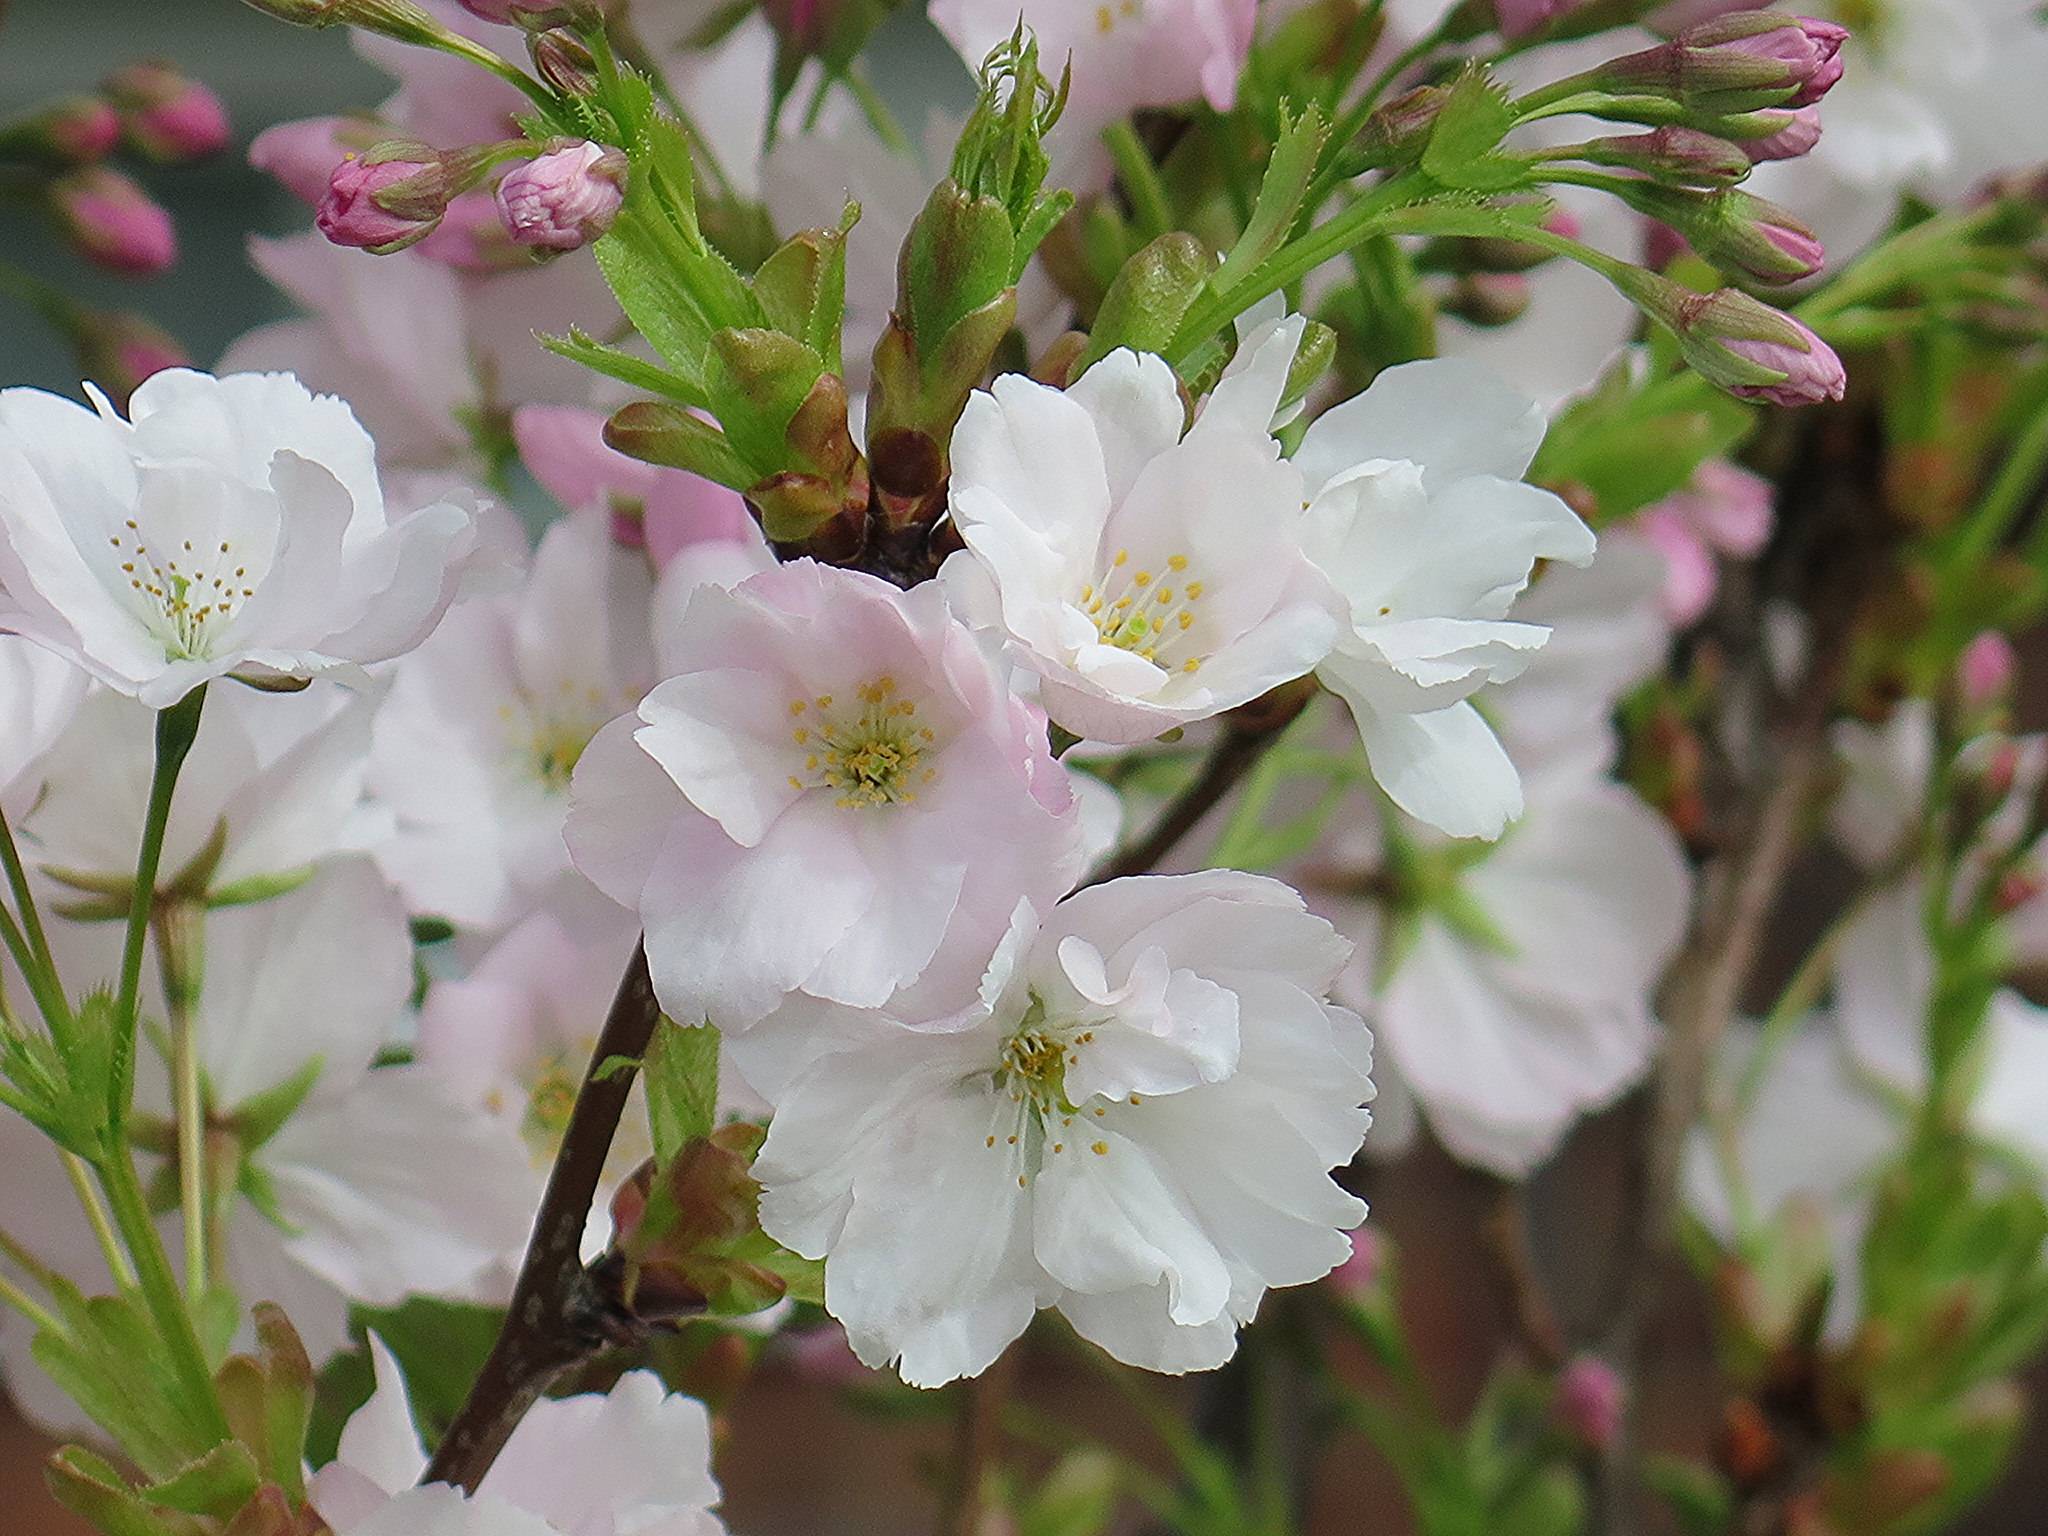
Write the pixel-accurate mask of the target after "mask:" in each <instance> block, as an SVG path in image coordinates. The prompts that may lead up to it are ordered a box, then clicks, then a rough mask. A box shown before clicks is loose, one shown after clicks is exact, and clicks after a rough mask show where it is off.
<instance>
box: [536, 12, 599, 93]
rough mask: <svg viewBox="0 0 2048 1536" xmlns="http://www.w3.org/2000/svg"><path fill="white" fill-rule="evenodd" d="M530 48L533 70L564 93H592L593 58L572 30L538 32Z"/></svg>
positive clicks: (594, 82) (594, 81) (595, 83)
mask: <svg viewBox="0 0 2048 1536" xmlns="http://www.w3.org/2000/svg"><path fill="white" fill-rule="evenodd" d="M531 51H532V53H533V68H534V72H535V73H536V74H538V75H539V76H540V77H541V79H543V80H545V81H547V83H548V84H549V85H551V86H553V87H554V88H555V89H556V90H558V91H560V92H561V93H562V94H563V95H564V96H591V95H595V94H596V92H597V86H598V78H597V60H596V58H595V57H594V56H593V55H592V54H591V52H590V49H589V47H588V45H586V44H585V43H584V41H583V39H582V38H580V37H578V36H577V35H576V34H575V33H574V32H568V31H563V30H561V29H559V28H557V29H555V30H553V31H549V32H542V33H541V34H539V35H538V36H537V37H535V38H534V39H533V42H532V45H531Z"/></svg>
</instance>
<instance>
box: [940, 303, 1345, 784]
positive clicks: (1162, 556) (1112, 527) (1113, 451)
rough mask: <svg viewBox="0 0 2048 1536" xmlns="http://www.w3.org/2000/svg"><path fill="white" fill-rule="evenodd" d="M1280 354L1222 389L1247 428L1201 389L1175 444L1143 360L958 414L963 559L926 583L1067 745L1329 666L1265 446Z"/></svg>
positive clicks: (1176, 721) (1170, 391)
mask: <svg viewBox="0 0 2048 1536" xmlns="http://www.w3.org/2000/svg"><path fill="white" fill-rule="evenodd" d="M1299 335H1300V322H1299V321H1296V322H1294V323H1293V324H1292V325H1291V326H1290V327H1289V328H1288V330H1287V331H1286V332H1285V333H1284V334H1276V335H1275V336H1273V337H1272V338H1270V339H1269V340H1268V341H1267V343H1266V346H1265V348H1264V349H1262V351H1263V353H1270V354H1271V355H1270V357H1269V358H1267V360H1266V363H1265V365H1264V372H1265V374H1267V375H1270V376H1271V377H1268V378H1263V379H1260V378H1255V377H1253V376H1252V375H1250V374H1246V375H1244V376H1243V377H1242V378H1239V379H1233V380H1231V381H1228V382H1229V384H1230V385H1231V386H1232V391H1233V393H1235V392H1236V386H1238V385H1248V386H1250V391H1251V394H1253V395H1257V396H1260V397H1261V398H1262V399H1263V407H1262V409H1261V408H1255V407H1254V408H1247V409H1245V410H1238V409H1236V408H1235V407H1228V408H1225V407H1223V406H1221V405H1220V402H1222V401H1223V400H1224V398H1225V392H1224V391H1223V390H1221V389H1219V391H1218V393H1217V395H1216V397H1215V398H1213V399H1212V400H1211V401H1210V403H1209V406H1208V408H1207V409H1205V410H1204V411H1203V412H1202V414H1201V416H1200V418H1199V419H1198V420H1197V421H1196V423H1195V425H1194V426H1193V428H1191V429H1190V430H1189V431H1188V432H1187V434H1186V436H1185V437H1183V436H1182V434H1181V427H1182V423H1183V421H1184V419H1185V416H1184V410H1183V407H1182V405H1181V399H1180V391H1179V387H1178V385H1177V384H1176V383H1175V381H1174V377H1173V372H1172V370H1171V369H1170V368H1168V367H1167V366H1166V364H1165V363H1164V362H1163V361H1162V360H1161V359H1159V358H1158V357H1155V356H1152V355H1151V354H1149V353H1148V354H1139V353H1135V352H1129V351H1119V352H1116V353H1112V354H1111V355H1110V356H1109V357H1107V358H1105V359H1104V360H1103V361H1101V362H1100V363H1097V364H1096V365H1095V366H1094V367H1093V368H1091V369H1089V371H1088V372H1087V373H1086V374H1084V375H1083V376H1082V377H1081V378H1080V379H1079V380H1078V381H1076V382H1075V384H1074V385H1073V386H1072V387H1071V388H1069V389H1067V390H1065V391H1064V392H1062V391H1059V390H1054V389H1048V388H1047V387H1045V386H1044V385H1042V384H1038V383H1035V382H1033V381H1032V380H1030V379H1028V378H1024V377H1022V376H1021V375H1014V374H1013V375H1008V376H1005V377H1004V378H1001V379H999V380H998V381H997V382H996V385H995V388H994V389H993V391H984V392H979V393H977V394H976V395H974V397H973V398H971V399H970V400H969V401H968V403H967V409H966V411H965V413H964V414H963V415H962V416H961V418H960V425H959V427H958V428H957V429H956V430H955V432H954V435H953V480H952V493H951V509H952V517H953V523H954V526H955V527H957V528H958V529H959V530H960V534H961V537H962V538H963V539H964V540H965V542H966V545H967V548H966V550H965V551H963V552H962V553H959V554H956V555H954V556H952V557H951V558H950V559H949V560H948V561H947V562H946V566H945V569H944V572H943V573H942V578H941V579H942V581H943V582H944V584H945V586H946V589H947V594H948V596H949V598H950V599H951V601H952V602H953V604H954V606H955V608H956V609H957V610H958V611H959V612H960V613H961V614H962V615H963V616H965V617H967V618H968V619H969V621H970V622H972V623H973V624H975V625H976V626H977V627H979V628H984V629H988V630H992V631H995V632H997V633H1000V634H1002V635H1003V636H1004V637H1005V639H1006V641H1007V644H1008V647H1009V650H1010V652H1011V654H1012V655H1013V656H1014V657H1015V658H1016V659H1017V661H1018V662H1019V664H1020V665H1022V666H1025V667H1027V668H1029V669H1030V670H1031V671H1033V672H1035V673H1037V674H1038V677H1039V680H1040V682H1039V696H1040V698H1041V699H1042V700H1043V702H1044V704H1045V707H1046V711H1047V713H1048V714H1050V715H1051V716H1052V717H1053V719H1054V720H1056V721H1058V722H1059V724H1060V725H1062V726H1064V727H1065V728H1066V729H1067V730H1069V731H1072V732H1073V733H1074V734H1075V735H1077V736H1082V737H1086V738H1089V739H1092V740H1097V741H1105V742H1114V743H1129V742H1137V741H1143V740H1145V739H1147V738H1148V737H1152V736H1157V735H1158V734H1160V733H1161V732H1162V731H1165V730H1168V729H1170V728H1172V727H1174V726H1178V725H1185V724H1188V723H1190V722H1192V721H1196V720H1203V719H1207V718H1209V717H1210V716H1212V715H1216V714H1219V713H1221V712H1222V711H1224V710H1226V709H1230V708H1233V707H1235V706H1237V705H1239V704H1244V703H1247V702H1249V701H1250V700H1252V699H1255V698H1257V697H1258V696H1259V695H1260V694H1262V693H1264V692H1266V691H1267V690H1268V689H1270V688H1272V687H1275V686H1276V685H1278V684H1280V683H1284V682H1288V681H1290V680H1291V679H1293V678H1297V677H1300V676H1301V675H1302V674H1304V673H1305V672H1307V671H1309V670H1310V669H1311V668H1312V667H1314V666H1315V665H1316V663H1317V662H1319V661H1321V660H1322V659H1323V657H1324V656H1325V655H1326V654H1327V653H1328V651H1329V648H1330V645H1331V642H1332V641H1333V640H1334V639H1335V637H1336V632H1337V621H1336V618H1335V615H1334V613H1333V611H1332V610H1333V605H1334V604H1333V597H1332V594H1331V593H1330V591H1329V589H1328V588H1327V586H1326V585H1325V583H1324V581H1323V579H1322V577H1321V576H1320V575H1319V574H1318V572H1317V570H1316V568H1315V566H1314V565H1312V564H1311V563H1310V560H1309V557H1308V555H1307V553H1306V551H1305V549H1304V543H1305V540H1306V538H1307V534H1308V530H1307V527H1306V519H1305V517H1304V513H1303V508H1304V507H1305V506H1306V505H1307V502H1308V500H1309V497H1308V496H1307V495H1306V494H1304V491H1303V485H1302V476H1301V474H1300V472H1299V471H1297V470H1296V469H1295V468H1294V466H1293V465H1291V464H1290V463H1288V462H1287V461H1286V460H1284V459H1282V458H1281V457H1280V456H1279V448H1278V445H1277V444H1276V443H1275V442H1274V441H1273V439H1272V437H1271V435H1270V433H1269V430H1268V423H1269V422H1270V420H1271V417H1272V414H1273V409H1274V407H1275V406H1276V405H1277V404H1278V403H1279V398H1280V385H1281V383H1282V381H1283V380H1284V377H1285V373H1286V369H1287V365H1288V363H1289V361H1290V360H1291V359H1292V357H1293V355H1294V348H1295V343H1296V341H1297V339H1298V337H1299ZM1268 396H1269V397H1270V398H1266V397H1268Z"/></svg>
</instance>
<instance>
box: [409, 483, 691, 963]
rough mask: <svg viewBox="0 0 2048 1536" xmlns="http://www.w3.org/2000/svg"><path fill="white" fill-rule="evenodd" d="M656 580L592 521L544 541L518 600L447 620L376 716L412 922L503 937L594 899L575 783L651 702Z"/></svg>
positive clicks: (487, 603)
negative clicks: (424, 919)
mask: <svg viewBox="0 0 2048 1536" xmlns="http://www.w3.org/2000/svg"><path fill="white" fill-rule="evenodd" d="M653 592H654V578H653V572H652V571H651V570H650V569H649V568H648V566H647V563H646V561H645V560H643V559H641V558H640V557H639V556H638V555H637V554H636V553H635V552H633V551H631V550H628V549H623V548H621V547H619V546H618V545H617V544H616V543H615V542H613V540H612V538H611V537H610V533H609V530H608V528H607V526H606V520H605V519H604V518H603V517H602V516H599V515H597V514H595V513H589V514H585V515H582V516H575V517H569V518H565V519H563V520H561V521H559V522H557V523H555V524H554V525H553V526H552V527H550V528H549V530H548V532H547V534H546V536H545V537H544V538H543V539H542V540H541V545H540V548H539V550H538V551H537V552H536V554H535V555H534V558H533V566H532V570H531V571H530V573H529V574H528V575H527V577H526V580H525V582H524V584H523V585H522V586H520V587H519V588H518V589H516V590H514V591H511V592H506V593H502V594H498V595H486V596H479V597H476V598H472V599H470V600H469V601H467V602H463V603H459V604H457V605H456V606H455V607H454V608H452V609H450V610H449V612H448V614H447V616H446V617H445V618H444V619H443V620H442V621H441V624H440V626H439V628H437V629H436V630H435V632H434V633H433V634H432V635H430V636H429V637H428V638H427V640H426V641H425V642H424V643H423V644H422V645H421V646H420V647H419V649H417V650H416V651H414V652H413V653H412V654H411V655H409V656H407V657H406V658H405V659H404V661H402V662H401V663H400V664H399V666H398V668H397V671H396V675H395V677H394V678H393V680H392V684H391V690H390V694H389V696H388V697H387V699H386V700H385V702H384V705H383V707H382V708H381V709H380V710H379V711H378V714H377V720H376V725H375V728H374V741H375V747H374V751H373V753H372V758H371V764H372V786H373V788H374V790H375V793H376V795H377V798H378V800H379V801H380V802H381V803H382V804H384V805H386V806H388V807H390V809H391V810H392V812H394V813H395V815H396V816H397V819H398V827H397V831H396V834H395V835H394V836H393V837H392V838H391V839H390V840H389V841H388V842H386V843H385V844H384V845H383V846H382V847H381V848H380V849H379V850H378V854H377V857H378V860H379V862H380V863H381V864H382V866H383V868H384V870H385V872H386V874H388V875H389V876H390V878H391V879H392V881H393V882H394V883H395V884H396V885H397V886H398V887H399V889H400V890H402V891H403V892H405V895H406V899H407V901H408V902H409V903H410V905H411V906H412V908H413V910H414V911H416V912H428V913H433V914H435V915H437V916H440V917H444V918H447V919H448V920H449V921H451V922H453V923H454V924H456V925H457V926H458V927H460V928H464V929H470V930H476V931H481V932H490V933H495V932H498V931H500V930H502V929H503V928H505V927H506V926H507V925H508V924H510V923H512V922H514V921H516V920H517V919H518V918H520V917H521V916H523V915H524V914H525V913H527V912H529V911H531V910H533V908H534V907H536V906H540V905H547V904H550V903H553V902H556V901H560V900H573V899H574V898H575V897H576V896H577V895H579V894H582V895H590V896H591V901H592V904H593V905H595V906H597V907H600V908H606V909H608V908H609V903H604V902H602V901H599V900H597V899H596V898H595V897H594V895H592V893H590V891H589V887H588V886H587V885H586V884H585V883H584V882H583V881H582V880H581V879H580V878H579V877H578V876H576V875H575V873H574V872H573V871H572V870H571V869H570V867H569V854H568V850H567V849H566V848H565V847H564V846H563V844H562V823H563V819H564V817H565V816H566V815H567V813H568V808H569V779H570V775H571V774H572V773H573V772H574V771H575V768H576V764H577V760H578V759H579V758H580V757H581V756H582V755H583V751H584V748H585V747H587V746H588V745H589V744H590V739H591V737H593V736H594V735H596V734H597V731H598V728H599V727H600V726H602V725H604V724H605V722H607V721H609V720H612V719H614V718H616V717H617V716H619V715H621V714H623V713H624V712H626V711H627V710H630V709H632V708H633V706H634V705H636V704H638V703H639V702H640V697H641V695H642V694H643V693H645V692H646V690H647V689H648V688H650V687H651V686H653V684H654V682H655V679H656V673H655V660H654V638H653V632H652V613H653Z"/></svg>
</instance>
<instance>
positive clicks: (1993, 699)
mask: <svg viewBox="0 0 2048 1536" xmlns="http://www.w3.org/2000/svg"><path fill="white" fill-rule="evenodd" d="M2019 664H2020V663H2019V656H2018V655H2017V654H2016V653H2015V652H2014V650H2013V648H2012V642H2011V641H2010V640H2008V639H2006V638H2005V636H2004V635H2002V634H2000V633H1999V632H1998V631H1997V630H1995V629H1987V630H1985V631H1984V632H1983V633H1982V634H1979V635H1977V636H1976V637H1975V638H1974V639H1972V640H1971V641H1970V643H1969V644H1968V645H1966V646H1964V647H1963V654H1962V655H1961V656H1960V657H1959V658H1957V661H1956V689H1957V691H1958V692H1959V693H1960V694H1961V695H1962V698H1963V702H1964V703H1965V704H1966V705H1968V706H1969V707H1970V708H1972V709H1988V708H1989V707H1990V706H1992V705H1993V704H1996V703H1997V702H1998V701H1999V700H2001V699H2003V698H2004V697H2005V696H2006V694H2007V693H2008V692H2009V691H2010V690H2011V688H2012V681H2013V678H2014V677H2015V676H2016V675H2017V674H2018V672H2019Z"/></svg>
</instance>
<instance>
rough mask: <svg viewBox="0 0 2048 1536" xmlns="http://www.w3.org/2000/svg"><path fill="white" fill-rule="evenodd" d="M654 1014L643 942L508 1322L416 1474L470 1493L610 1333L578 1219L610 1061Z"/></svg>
mask: <svg viewBox="0 0 2048 1536" xmlns="http://www.w3.org/2000/svg"><path fill="white" fill-rule="evenodd" d="M660 1018H661V1005H660V1004H659V1003H658V1002H656V1001H655V997H654V982H653V979H652V978H651V977H650V976H649V975H648V971H647V951H646V948H645V946H644V944H643V945H642V946H640V947H638V948H636V949H635V950H634V951H633V959H632V962H631V963H630V964H629V965H628V966H627V967H626V974H625V975H624V976H623V977H622V978H620V981H619V990H618V993H617V995H616V996H615V997H613V999H612V1006H611V1012H610V1013H609V1014H607V1015H606V1017H605V1021H604V1030H603V1033H602V1034H600V1035H599V1037H598V1042H597V1049H596V1051H594V1052H593V1053H592V1055H591V1058H590V1067H589V1070H588V1071H587V1072H585V1074H584V1077H583V1086H582V1088H581V1090H580V1091H579V1092H578V1093H577V1095H576V1108H575V1110H574V1111H573V1112H572V1113H571V1115H570V1117H569V1128H568V1130H567V1131H566V1132H565V1133H564V1135H563V1137H562V1145H561V1149H560V1151H558V1152H557V1153H556V1154H555V1166H554V1169H553V1171H552V1172H551V1173H550V1174H549V1175H548V1187H547V1193H546V1195H545V1196H544V1197H543V1198H542V1200H541V1206H540V1214H539V1215H538V1216H536V1217H535V1218H534V1223H533V1236H532V1238H531V1240H530V1241H529V1242H528V1244H527V1249H526V1259H525V1262H524V1263H523V1264H522V1265H521V1267H520V1271H519V1280H518V1283H517V1284H516V1285H515V1286H514V1287H513V1290H512V1304H511V1307H510V1308H509V1310H508V1311H507V1312H506V1314H505V1325H504V1328H503V1329H502V1330H501V1331H500V1332H499V1334H498V1340H497V1343H496V1344H494V1345H493V1346H492V1347H491V1355H490V1358H489V1359H488V1360H486V1361H485V1362H484V1368H483V1370H482V1372H481V1373H479V1375H478V1376H477V1379H476V1381H475V1383H474V1384H473V1385H472V1386H471V1387H470V1389H469V1396H468V1397H467V1398H465V1399H464V1400H463V1404H462V1408H461V1411H460V1412H458V1413H457V1414H456V1415H455V1420H454V1422H453V1423H451V1424H450V1425H449V1426H448V1433H447V1435H446V1437H444V1438H443V1439H442V1441H441V1444H440V1447H439V1449H437V1450H436V1451H435V1452H434V1459H433V1461H432V1462H431V1463H430V1464H429V1465H428V1467H427V1470H426V1474H425V1476H424V1477H423V1478H422V1479H421V1481H422V1482H428V1483H453V1484H456V1485H457V1486H459V1487H462V1488H466V1489H468V1490H469V1491H470V1492H471V1493H474V1492H475V1491H476V1488H477V1485H478V1484H479V1483H480V1482H482V1481H483V1476H484V1474H485V1473H486V1472H488V1471H489V1470H490V1469H491V1464H492V1463H493V1462H494V1461H496V1460H497V1458H498V1453H499V1452H500V1451H502V1450H503V1449H504V1448H505V1442H506V1440H508V1439H509V1438H510V1437H511V1434H512V1431H513V1430H514V1429H515V1428H517V1427H518V1424H519V1421H520V1420H521V1419H522V1418H524V1417H525V1416H526V1411H527V1410H528V1409H529V1408H531V1407H532V1406H533V1405H534V1403H536V1402H537V1401H539V1399H540V1396H541V1394H542V1393H543V1392H545V1391H546V1390H547V1389H548V1387H549V1386H550V1385H551V1384H552V1383H553V1382H554V1381H555V1380H556V1379H557V1378H558V1377H559V1376H560V1375H561V1374H562V1373H563V1372H564V1371H566V1370H568V1369H569V1367H571V1366H573V1365H575V1364H577V1363H579V1362H580V1361H583V1360H585V1359H588V1358H589V1357H590V1356H592V1355H594V1354H596V1353H597V1352H598V1351H599V1350H601V1349H603V1348H605V1347H606V1345H607V1344H609V1343H611V1342H613V1339H614V1334H613V1333H612V1332H611V1331H609V1329H610V1326H611V1325H610V1322H609V1319H608V1307H607V1303H606V1301H605V1298H604V1297H603V1296H602V1294H601V1293H600V1292H599V1291H598V1289H597V1288H596V1287H595V1286H594V1285H593V1284H592V1282H591V1281H590V1279H589V1278H588V1277H587V1276H586V1275H585V1273H584V1269H583V1259H582V1243H583V1228H584V1223H585V1222H586V1221H587V1220H588V1219H589V1216H590V1207H591V1202H592V1200H593V1199H594V1198H595V1197H596V1194H597V1187H598V1183H599V1180H600V1179H601V1178H602V1177H603V1174H604V1165H605V1159H606V1158H607V1157H608V1156H609V1155H610V1153H611V1147H612V1137H613V1134H614V1133H615V1132H616V1131H617V1130H618V1125H619V1117H620V1115H622V1114H623V1113H624V1112H625V1108H626V1100H627V1096H628V1095H629V1094H630V1093H631V1092H632V1089H633V1078H634V1075H635V1071H636V1067H635V1066H618V1065H616V1063H618V1062H621V1061H623V1062H628V1063H636V1064H637V1063H638V1061H639V1060H640V1058H641V1056H642V1055H643V1054H645V1052H646V1050H647V1045H648V1041H649V1040H650V1039H652V1038H653V1035H654V1026H655V1025H656V1023H658V1022H659V1021H660ZM608 1064H611V1065H610V1067H609V1069H608Z"/></svg>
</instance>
